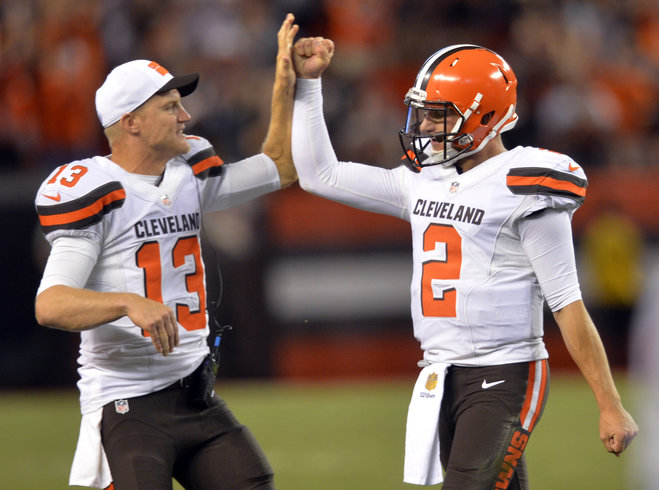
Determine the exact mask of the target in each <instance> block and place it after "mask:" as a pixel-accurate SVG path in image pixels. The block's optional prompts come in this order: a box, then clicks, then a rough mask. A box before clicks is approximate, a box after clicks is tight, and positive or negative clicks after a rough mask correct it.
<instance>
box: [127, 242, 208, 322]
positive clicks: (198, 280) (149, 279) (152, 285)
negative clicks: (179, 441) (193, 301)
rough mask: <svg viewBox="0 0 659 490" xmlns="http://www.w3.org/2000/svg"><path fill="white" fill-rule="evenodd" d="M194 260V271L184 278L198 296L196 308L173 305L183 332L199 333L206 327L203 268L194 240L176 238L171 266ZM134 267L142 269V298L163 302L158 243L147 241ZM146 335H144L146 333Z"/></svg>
mask: <svg viewBox="0 0 659 490" xmlns="http://www.w3.org/2000/svg"><path fill="white" fill-rule="evenodd" d="M188 256H191V257H192V258H193V260H194V271H193V272H191V273H190V274H186V276H185V287H186V289H187V290H188V292H190V293H196V294H197V296H198V297H199V308H198V309H197V311H192V310H191V309H190V307H189V306H188V305H182V304H177V305H176V319H177V320H178V322H179V323H180V324H181V326H183V328H185V329H186V330H200V329H202V328H205V327H206V308H205V305H206V290H205V288H204V266H203V262H202V260H201V248H200V247H199V240H198V239H197V237H194V236H191V237H185V238H179V240H178V241H177V242H176V245H174V249H173V250H172V266H173V267H174V268H177V267H181V266H183V265H185V258H186V257H188ZM136 260H137V266H138V267H139V268H141V269H144V289H145V296H146V297H147V298H149V299H152V300H154V301H159V302H160V303H162V302H163V300H162V263H161V259H160V244H159V243H158V242H146V243H145V244H143V245H142V246H141V247H140V249H139V250H138V251H137V257H136ZM145 333H146V332H145Z"/></svg>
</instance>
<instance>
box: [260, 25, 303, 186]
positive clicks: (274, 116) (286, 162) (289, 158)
mask: <svg viewBox="0 0 659 490" xmlns="http://www.w3.org/2000/svg"><path fill="white" fill-rule="evenodd" d="M291 22H292V19H291ZM286 23H287V22H285V23H284V24H286ZM289 25H290V23H289ZM287 32H288V34H287ZM291 32H292V35H294V32H293V31H286V30H285V28H284V26H282V30H280V32H279V44H280V47H279V52H278V54H277V64H276V71H275V82H274V86H273V88H272V101H271V111H270V124H269V126H268V133H267V134H266V137H265V140H264V142H263V147H262V151H263V153H265V154H266V155H268V156H269V157H270V158H271V159H272V160H273V161H274V162H275V165H276V166H277V170H278V171H279V180H280V182H281V187H286V186H288V185H290V184H292V183H293V182H295V181H296V180H297V173H296V171H295V166H294V165H293V155H292V153H291V131H292V129H291V127H292V119H293V98H294V96H295V76H294V73H293V71H292V66H291V60H290V57H289V55H288V47H287V45H288V43H289V42H290V40H289V39H288V38H287V37H286V36H291V34H290V33H291Z"/></svg>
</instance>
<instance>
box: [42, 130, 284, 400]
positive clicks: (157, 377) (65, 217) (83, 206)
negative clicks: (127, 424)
mask: <svg viewBox="0 0 659 490" xmlns="http://www.w3.org/2000/svg"><path fill="white" fill-rule="evenodd" d="M188 141H189V143H190V146H191V150H190V152H189V153H187V154H186V155H182V156H179V157H176V158H174V159H172V160H170V161H169V162H167V165H166V168H165V172H164V175H163V178H162V182H161V183H160V185H158V186H156V185H151V184H149V183H147V182H145V181H144V180H142V179H140V177H139V176H136V175H134V174H131V173H128V172H126V171H125V170H123V169H122V168H121V167H120V166H118V165H116V164H115V163H114V162H112V161H111V160H109V159H108V158H105V157H98V156H97V157H94V158H90V159H86V160H80V161H75V162H72V163H69V164H67V165H63V166H61V167H59V168H58V169H56V170H55V171H54V172H53V173H52V174H51V175H50V176H49V177H48V178H47V179H46V181H45V182H44V183H43V184H42V186H41V187H40V189H39V191H38V194H37V197H36V208H37V213H38V215H39V220H40V223H41V226H42V229H43V231H44V233H45V235H46V238H47V239H48V241H49V242H51V243H52V242H53V241H54V240H56V239H57V238H58V237H63V236H66V237H83V238H86V239H88V240H91V241H93V242H95V243H96V244H97V246H98V250H99V251H100V252H99V255H98V259H97V261H96V264H95V266H94V267H93V269H92V271H91V274H90V276H89V278H88V279H87V283H86V285H85V287H86V288H87V289H91V290H94V291H99V292H132V293H136V294H139V295H142V296H145V297H148V298H150V299H153V300H156V301H160V302H162V303H164V304H166V305H168V306H169V307H171V308H172V310H173V311H174V312H175V314H176V317H177V320H178V325H179V333H180V345H179V346H178V347H177V348H176V349H174V351H173V352H172V353H171V354H170V355H169V356H167V357H165V356H163V355H162V354H159V353H158V352H157V351H156V350H155V347H154V346H153V344H152V342H151V340H150V339H149V338H146V337H145V332H144V331H143V330H142V329H141V328H139V327H137V326H135V325H134V324H133V323H132V321H131V320H130V319H129V318H128V317H122V318H119V319H118V320H116V321H114V322H111V323H109V324H106V325H102V326H99V327H97V328H94V329H91V330H86V331H83V332H81V344H80V357H79V360H78V362H79V364H80V368H79V373H80V381H79V383H78V387H79V389H80V395H81V396H80V399H81V408H82V412H83V413H87V412H90V411H93V410H96V409H98V408H99V407H101V406H102V405H104V404H106V403H108V402H110V401H112V400H115V399H118V398H130V397H135V396H140V395H144V394H147V393H151V392H153V391H156V390H159V389H162V388H164V387H166V386H168V385H169V384H171V383H172V382H174V381H176V380H177V379H180V378H182V377H185V376H187V375H188V374H190V373H191V372H192V371H193V370H194V369H195V368H196V367H197V366H198V365H199V364H200V362H201V360H202V359H203V357H204V356H205V355H206V353H207V352H208V347H207V343H206V338H207V336H208V333H209V330H208V322H207V312H206V292H205V291H206V289H205V288H206V280H205V273H204V265H203V262H202V257H201V245H200V238H199V237H200V230H201V219H202V214H203V213H205V212H207V211H212V210H219V209H224V208H227V207H229V206H232V205H236V204H239V203H241V202H244V201H245V200H248V199H251V198H254V197H256V196H258V195H261V194H265V193H267V192H270V191H273V190H277V189H279V187H280V184H279V176H278V173H277V169H276V167H275V165H274V163H273V162H272V160H270V159H269V158H268V157H267V156H265V155H263V154H260V155H256V156H254V157H251V158H248V159H246V160H244V161H242V162H239V163H237V164H233V165H224V164H223V162H222V160H221V159H220V158H219V157H218V156H217V155H216V154H215V152H214V150H213V148H212V147H211V145H210V144H209V143H208V141H206V140H204V139H202V138H197V137H188Z"/></svg>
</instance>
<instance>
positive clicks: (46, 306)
mask: <svg viewBox="0 0 659 490" xmlns="http://www.w3.org/2000/svg"><path fill="white" fill-rule="evenodd" d="M55 289H57V286H55V287H54V288H48V289H46V290H45V291H42V292H41V293H39V294H38V295H37V297H36V299H35V300H34V317H35V319H36V320H37V323H38V324H39V325H41V326H42V327H47V328H56V329H58V330H70V329H69V328H67V327H66V326H65V325H64V322H62V318H61V315H60V311H61V309H60V308H58V305H60V304H62V301H61V300H60V299H58V298H56V296H57V294H56V291H55Z"/></svg>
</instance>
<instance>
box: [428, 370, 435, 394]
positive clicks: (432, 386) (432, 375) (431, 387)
mask: <svg viewBox="0 0 659 490" xmlns="http://www.w3.org/2000/svg"><path fill="white" fill-rule="evenodd" d="M435 388H437V373H430V374H429V375H428V379H427V380H426V390H428V391H432V390H434V389H435Z"/></svg>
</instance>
